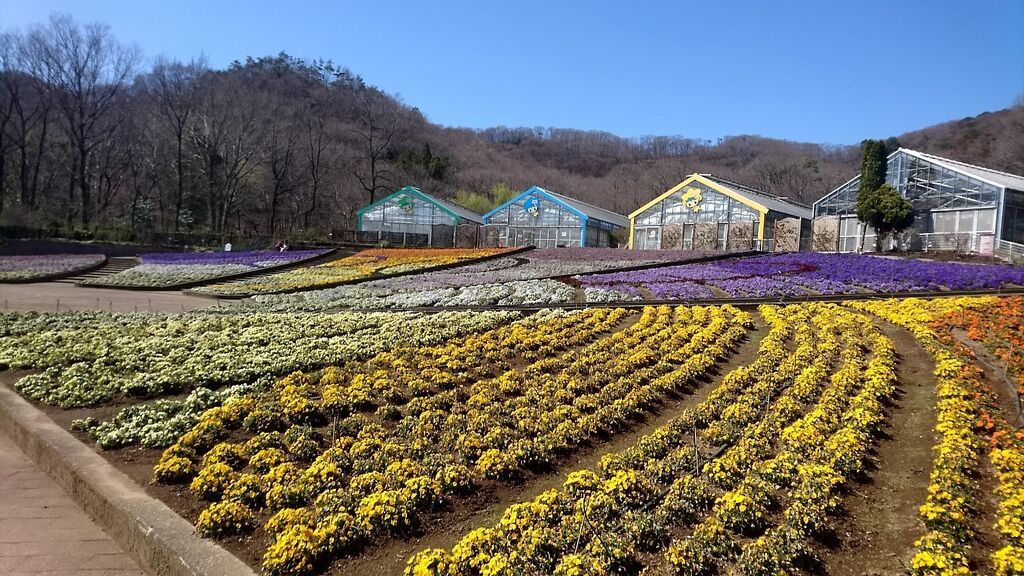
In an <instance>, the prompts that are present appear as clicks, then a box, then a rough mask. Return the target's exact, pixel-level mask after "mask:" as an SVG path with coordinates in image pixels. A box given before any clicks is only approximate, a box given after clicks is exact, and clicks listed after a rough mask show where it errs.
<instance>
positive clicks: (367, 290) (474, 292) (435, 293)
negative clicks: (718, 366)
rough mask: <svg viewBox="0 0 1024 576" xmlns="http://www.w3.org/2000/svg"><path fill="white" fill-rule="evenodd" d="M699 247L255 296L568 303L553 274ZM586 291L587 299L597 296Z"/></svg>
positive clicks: (289, 302) (579, 251)
mask: <svg viewBox="0 0 1024 576" xmlns="http://www.w3.org/2000/svg"><path fill="white" fill-rule="evenodd" d="M710 254H711V253H709V252H701V251H672V250H618V249H613V248H549V249H544V250H531V251H529V252H525V253H523V254H520V255H517V256H515V257H508V258H498V259H495V260H489V261H486V262H480V263H479V264H469V265H466V266H460V267H459V268H456V269H454V270H442V271H437V272H426V273H424V274H417V275H414V276H404V277H399V278H387V279H383V280H373V281H370V282H364V283H361V284H358V285H355V286H339V287H337V288H331V289H327V290H312V291H306V292H301V293H298V294H287V295H271V296H261V297H257V298H256V301H257V303H258V304H259V308H260V309H265V310H287V309H292V310H294V309H301V310H309V311H313V310H325V309H328V308H336V307H348V308H360V309H368V308H380V309H383V308H412V307H419V306H466V305H472V306H508V305H518V304H556V303H567V302H573V301H574V299H575V297H576V290H575V288H573V287H572V286H569V285H567V284H565V283H563V282H559V281H557V280H552V279H551V278H554V277H559V276H562V277H567V276H572V275H576V274H585V273H589V272H597V271H601V270H614V269H617V268H628V267H633V266H639V265H647V264H657V263H659V262H677V261H684V260H692V259H695V258H701V257H705V256H708V255H710ZM592 294H597V292H596V291H589V292H588V293H587V296H588V300H589V301H592V302H593V301H618V300H627V299H629V298H622V297H614V298H605V299H604V300H600V299H598V298H596V297H595V296H593V295H592Z"/></svg>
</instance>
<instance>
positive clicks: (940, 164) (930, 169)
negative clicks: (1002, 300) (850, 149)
mask: <svg viewBox="0 0 1024 576" xmlns="http://www.w3.org/2000/svg"><path fill="white" fill-rule="evenodd" d="M959 165H962V163H956V162H955V161H951V160H945V159H941V158H938V157H931V156H928V155H923V154H921V153H919V152H914V151H912V150H905V149H900V150H897V151H896V152H893V153H892V154H890V155H889V157H888V160H887V175H886V182H887V183H888V184H890V185H891V186H893V187H894V188H896V189H897V190H898V191H899V193H900V195H901V196H902V197H903V198H905V199H907V200H909V201H910V203H911V205H912V206H913V208H914V212H915V217H914V223H913V225H912V227H911V228H910V229H909V230H907V231H906V232H904V233H903V234H901V235H900V238H899V243H900V244H901V245H903V246H904V247H906V248H909V249H911V250H923V251H930V250H951V251H958V252H959V251H965V252H986V251H987V250H988V248H987V247H988V246H990V245H991V244H992V243H993V242H994V238H995V237H996V235H997V234H998V235H999V238H1000V239H1002V240H1006V241H1009V242H1015V243H1024V194H1020V193H1015V191H1014V190H1011V189H1006V188H1005V187H1002V186H999V185H997V184H996V183H993V182H990V181H987V180H986V179H985V178H983V177H980V176H978V175H976V174H974V173H972V172H971V170H976V171H978V172H985V171H987V169H984V168H979V167H971V166H969V165H963V166H965V168H964V169H962V170H961V169H959V168H958V166H959ZM988 172H991V171H988ZM1006 176H1008V177H1010V178H1014V177H1013V176H1012V175H1006ZM859 187H860V177H859V176H858V177H855V178H853V179H851V180H850V181H848V182H846V183H845V184H843V185H842V186H840V187H839V188H837V189H836V190H834V191H833V192H832V193H830V194H828V195H827V196H825V197H824V198H822V199H821V200H819V201H818V202H816V203H815V204H814V215H815V227H814V241H813V244H814V245H815V246H816V247H819V248H820V247H824V246H827V245H830V244H832V242H831V236H832V235H834V236H835V241H834V246H835V248H833V249H834V250H838V251H840V252H853V251H856V250H857V249H858V247H859V246H860V242H861V234H863V235H864V249H865V250H873V249H874V247H875V241H876V234H875V231H874V229H867V230H863V229H862V228H863V226H864V225H863V224H862V223H861V222H860V221H859V220H857V217H856V206H857V191H858V188H859ZM1000 212H1001V213H1002V219H1001V220H1000ZM819 220H820V221H821V222H822V224H820V225H819V224H818V223H817V222H818V221H819ZM893 241H895V239H894V240H893ZM884 248H889V247H888V246H886V247H884ZM816 249H818V248H816Z"/></svg>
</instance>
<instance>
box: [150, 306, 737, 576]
mask: <svg viewBox="0 0 1024 576" xmlns="http://www.w3.org/2000/svg"><path fill="white" fill-rule="evenodd" d="M629 315H630V312H628V311H625V310H621V309H608V310H592V311H586V312H581V313H560V312H554V313H548V314H538V315H535V316H534V317H532V318H530V319H528V320H525V321H522V322H520V323H516V324H513V325H510V326H506V327H502V328H498V329H495V330H491V331H489V332H486V333H483V334H478V335H473V336H469V337H465V338H460V339H457V340H454V341H452V342H451V343H449V344H445V345H441V346H435V347H430V348H422V349H418V350H415V351H405V352H392V353H386V354H381V355H378V356H377V357H376V358H374V359H373V360H371V361H369V362H367V363H366V364H352V365H347V366H341V367H334V368H328V369H325V370H323V371H321V372H320V373H319V374H318V375H312V374H302V373H295V374H292V375H290V376H288V377H286V378H283V379H281V380H280V381H278V382H277V384H275V386H274V387H273V389H272V390H271V391H269V392H268V393H267V395H265V397H263V398H261V399H260V400H259V401H255V400H251V399H249V400H247V401H246V403H245V404H244V405H242V404H239V403H232V404H228V405H226V406H224V407H222V408H220V409H218V410H216V411H211V412H209V413H207V414H206V415H204V416H203V418H201V420H200V423H199V425H197V426H196V427H195V428H194V429H193V430H192V431H190V432H189V433H187V434H186V435H185V436H183V437H182V438H181V439H180V440H179V442H178V443H177V444H176V445H175V446H172V447H171V448H170V449H168V451H166V453H165V456H164V458H163V459H162V461H161V463H160V464H159V465H158V467H157V470H158V471H162V470H164V469H165V468H166V469H167V470H166V474H165V475H161V474H159V473H158V474H156V479H157V480H159V481H182V480H183V479H187V478H189V477H191V475H192V474H197V475H196V476H195V478H196V479H195V480H194V481H193V482H194V484H195V489H196V491H197V493H201V494H200V495H202V496H205V497H207V498H211V499H217V498H221V499H222V500H221V501H224V500H225V499H229V498H238V499H239V501H241V500H242V499H244V500H245V501H246V502H245V505H246V506H250V507H252V509H253V510H255V511H257V512H260V511H262V510H266V511H268V512H275V511H280V512H276V513H275V514H274V515H273V516H272V517H271V522H268V523H267V525H266V529H267V531H268V532H270V533H272V534H273V535H274V543H273V544H272V545H271V547H270V548H269V549H268V550H267V553H266V555H265V558H264V567H265V568H266V570H267V571H269V572H272V573H281V574H284V573H295V571H302V570H309V569H310V568H311V567H312V566H314V565H315V564H316V562H318V561H321V560H326V559H330V558H332V557H334V556H335V555H336V554H338V553H341V552H344V551H350V550H352V549H358V547H359V546H361V545H363V544H364V543H365V542H366V541H367V539H369V538H372V537H375V536H378V535H388V534H394V533H401V532H402V531H403V530H405V529H407V528H408V527H409V526H410V525H411V524H413V523H414V522H415V521H416V518H417V517H418V515H419V514H420V513H421V512H423V511H425V510H429V509H431V508H432V507H435V506H438V505H441V504H442V503H443V502H444V501H445V500H447V499H450V498H451V497H452V496H454V495H457V494H460V493H462V492H464V491H465V490H466V489H468V488H469V487H471V486H472V485H473V484H475V483H478V482H481V481H482V480H483V478H484V477H488V476H490V477H507V476H509V475H514V474H518V473H520V472H521V471H522V470H524V469H527V468H528V467H530V466H533V465H535V464H536V463H538V462H542V461H544V460H547V459H550V458H553V457H555V456H556V455H557V454H559V453H563V452H566V451H571V450H572V449H574V448H575V447H576V446H578V445H579V444H580V443H581V442H583V441H585V440H586V439H587V438H590V437H592V436H593V435H594V434H596V433H598V432H599V431H602V430H604V431H614V430H616V429H617V428H618V427H621V426H624V425H626V422H627V421H628V420H629V419H630V418H631V417H633V416H634V415H636V414H637V413H638V412H642V411H643V410H646V409H649V408H651V407H653V406H654V405H655V404H656V402H657V400H658V399H659V398H661V397H663V396H664V395H665V394H666V393H667V392H668V391H670V390H676V389H679V388H680V387H681V386H684V385H686V384H687V383H688V382H690V381H692V380H693V379H694V378H697V377H699V376H701V375H702V374H704V373H705V372H706V371H707V370H708V369H709V368H710V367H712V366H713V365H714V363H715V362H716V361H718V360H719V359H720V358H722V357H724V356H725V355H726V354H727V353H728V351H729V349H730V348H731V347H732V346H733V345H734V344H735V343H736V342H737V341H738V340H739V339H740V338H742V336H743V334H744V332H745V328H744V326H749V325H750V324H751V322H752V320H751V318H750V315H749V314H746V313H743V312H740V311H739V310H736V309H733V308H714V309H712V308H700V307H697V308H676V309H673V308H669V307H660V308H649V309H646V310H645V311H644V312H643V313H642V314H641V315H640V319H639V321H637V322H636V323H635V324H633V325H631V326H628V327H627V328H625V329H623V330H620V331H618V332H615V333H614V334H611V335H608V336H607V337H604V338H601V336H604V335H607V334H609V332H611V331H612V330H613V329H614V328H615V327H616V326H617V325H618V324H620V323H621V321H622V320H623V319H624V318H626V317H627V316H629ZM524 359H525V360H527V361H528V364H527V365H526V366H525V367H522V368H517V367H516V365H518V364H519V363H520V362H521V361H522V360H524ZM595 383H597V384H596V385H595ZM389 419H397V420H398V422H397V425H390V424H389V423H387V420H389ZM325 425H326V429H327V430H329V431H330V432H329V433H325V435H326V436H329V437H330V441H329V442H328V441H327V439H326V438H323V439H321V440H319V442H320V444H319V446H323V445H325V444H326V445H329V446H330V448H328V449H327V450H323V449H322V448H319V449H320V450H323V451H322V452H321V453H320V454H319V455H315V452H313V453H311V454H312V461H310V456H309V455H307V456H302V454H310V452H309V451H308V450H307V447H309V446H310V445H311V443H312V445H313V446H314V448H316V447H317V442H318V440H316V439H315V438H316V436H317V432H316V431H315V428H316V427H320V429H321V430H322V429H324V426H325ZM288 426H290V428H288ZM239 427H242V428H244V429H246V430H248V431H250V432H253V433H257V434H256V435H255V436H253V437H252V438H251V439H250V440H249V441H246V442H244V443H229V442H221V443H220V444H217V442H218V441H219V440H221V439H222V438H223V437H224V436H226V435H227V434H228V431H229V430H233V429H238V428H239ZM285 428H287V432H286V433H285V434H281V430H283V429H285ZM303 430H305V431H303ZM211 454H212V456H211ZM200 461H201V462H202V468H200V467H199V466H198V465H197V464H198V463H199V462H200ZM307 463H308V464H307ZM225 467H226V468H227V469H228V470H227V471H226V470H225V469H224V468H225ZM155 472H156V471H155ZM200 479H201V480H200ZM622 480H623V484H622V486H621V489H620V490H619V492H620V493H622V494H624V495H628V494H631V493H632V492H630V490H629V489H628V486H629V483H628V482H625V480H626V479H622ZM623 497H625V496H623ZM232 501H234V500H232ZM212 509H213V507H212V506H211V510H212ZM300 509H302V510H310V509H311V510H313V511H314V513H313V514H305V513H300V512H297V510H300ZM285 510H289V511H290V512H288V513H285V512H283V511H285ZM279 514H281V515H280V516H279ZM208 516H209V517H211V518H213V517H214V515H213V513H212V512H211V513H210V514H209V515H208ZM205 532H206V533H209V534H217V533H218V531H217V530H216V529H214V530H210V531H205ZM221 533H227V531H224V532H221ZM609 553H611V551H609Z"/></svg>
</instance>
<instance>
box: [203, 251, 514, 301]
mask: <svg viewBox="0 0 1024 576" xmlns="http://www.w3.org/2000/svg"><path fill="white" fill-rule="evenodd" d="M503 251H504V249H499V248H481V249H463V248H379V249H372V250H363V251H361V252H358V253H356V254H353V255H352V256H348V257H345V258H340V259H338V260H334V261H333V262H327V263H325V264H318V265H316V266H309V267H306V268H298V269H294V270H287V271H284V272H280V273H278V274H272V275H270V276H264V277H260V278H249V279H244V280H237V281H234V282H228V283H224V284H213V285H210V286H203V287H201V288H197V289H196V292H202V293H205V294H213V295H221V296H237V295H250V294H270V293H274V292H282V291H288V290H303V289H312V288H317V287H323V286H332V285H336V284H338V283H340V282H348V281H351V280H360V279H364V278H372V277H374V276H382V275H388V274H397V273H400V272H408V271H410V270H418V269H421V268H432V267H434V266H443V265H447V264H458V263H459V262H469V261H472V260H475V259H477V258H483V257H486V256H494V255H496V254H500V253H501V252H503Z"/></svg>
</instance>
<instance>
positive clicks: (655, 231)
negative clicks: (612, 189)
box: [629, 174, 811, 250]
mask: <svg viewBox="0 0 1024 576" xmlns="http://www.w3.org/2000/svg"><path fill="white" fill-rule="evenodd" d="M786 219H795V220H796V224H795V226H796V230H795V234H796V238H795V239H794V240H793V241H792V242H790V241H788V240H787V242H786V245H787V246H788V247H789V246H791V249H793V250H796V249H799V247H800V244H801V236H802V235H803V232H804V231H805V230H806V229H808V228H809V224H810V220H811V210H810V208H809V207H808V206H805V205H803V204H799V203H796V202H791V201H789V200H786V199H785V198H780V197H778V196H773V195H771V194H768V193H765V192H761V191H759V190H755V189H753V188H749V187H747V186H743V185H742V184H737V183H735V182H730V181H728V180H725V179H722V178H718V177H715V176H712V175H711V174H692V175H691V176H689V177H687V178H686V179H685V180H683V181H682V182H680V183H679V184H676V185H675V186H673V187H672V188H669V189H668V190H666V191H665V192H663V193H662V194H660V195H659V196H658V197H656V198H654V199H653V200H651V201H650V202H648V203H646V204H644V205H643V206H641V207H640V208H638V209H636V210H634V211H633V212H632V213H631V214H630V215H629V247H630V248H632V249H635V250H645V249H647V250H649V249H683V250H689V249H712V250H714V249H717V250H725V249H735V250H774V249H775V236H776V227H777V224H778V223H779V222H780V221H782V220H786ZM788 233H790V232H788Z"/></svg>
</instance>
